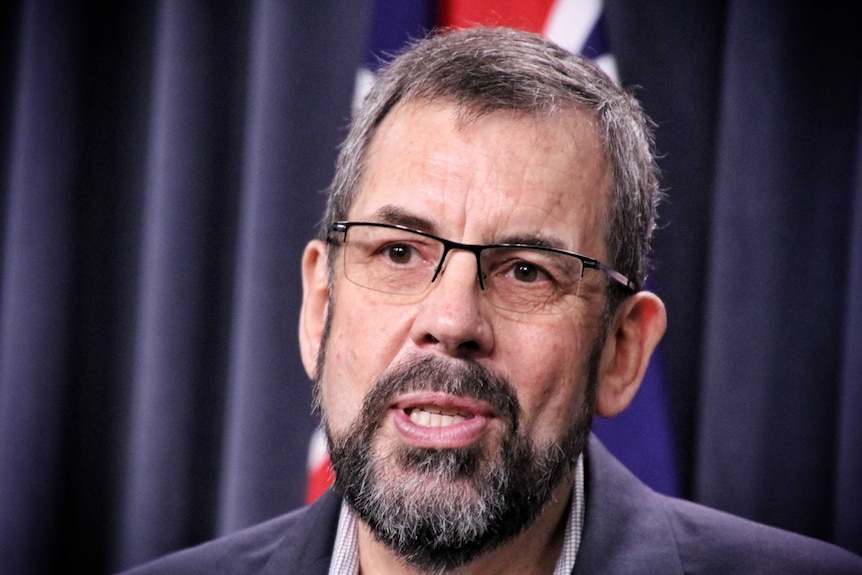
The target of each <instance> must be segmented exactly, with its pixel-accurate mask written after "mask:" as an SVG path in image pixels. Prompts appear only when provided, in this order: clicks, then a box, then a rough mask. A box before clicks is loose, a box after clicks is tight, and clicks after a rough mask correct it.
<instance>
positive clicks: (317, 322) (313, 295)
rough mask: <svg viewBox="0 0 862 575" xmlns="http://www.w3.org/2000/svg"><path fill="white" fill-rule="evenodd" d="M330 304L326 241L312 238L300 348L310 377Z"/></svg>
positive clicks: (307, 252)
mask: <svg viewBox="0 0 862 575" xmlns="http://www.w3.org/2000/svg"><path fill="white" fill-rule="evenodd" d="M328 306H329V270H328V266H327V258H326V244H325V243H324V242H322V241H320V240H312V241H311V242H309V243H308V245H307V246H305V251H304V252H303V254H302V308H301V309H300V312H299V350H300V353H301V354H302V365H303V366H305V372H306V373H307V374H308V377H310V378H312V379H314V377H315V376H316V373H315V372H316V371H317V354H318V353H319V352H320V345H321V339H322V338H323V329H324V326H325V325H326V314H327V311H328V310H327V308H328Z"/></svg>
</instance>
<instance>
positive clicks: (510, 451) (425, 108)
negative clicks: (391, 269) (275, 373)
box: [316, 103, 609, 560]
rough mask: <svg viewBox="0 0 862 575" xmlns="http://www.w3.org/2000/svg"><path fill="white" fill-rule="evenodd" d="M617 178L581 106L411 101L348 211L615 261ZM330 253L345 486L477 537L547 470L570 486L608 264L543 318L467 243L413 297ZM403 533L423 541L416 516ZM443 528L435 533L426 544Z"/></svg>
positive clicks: (584, 425)
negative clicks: (496, 289) (485, 269)
mask: <svg viewBox="0 0 862 575" xmlns="http://www.w3.org/2000/svg"><path fill="white" fill-rule="evenodd" d="M608 189H609V176H608V173H607V166H606V162H605V160H604V158H603V155H602V152H601V148H600V146H599V142H598V138H597V135H596V133H595V130H594V127H593V125H592V123H591V122H590V120H589V118H587V117H585V116H583V115H581V114H578V113H576V112H572V111H568V112H561V113H557V114H555V115H553V116H544V117H542V116H540V117H530V116H524V115H520V114H515V113H510V112H494V113H491V114H489V115H485V116H482V117H480V118H478V119H475V120H469V121H461V120H459V119H458V115H457V110H456V108H455V107H454V106H448V105H443V104H425V103H407V104H400V105H399V106H397V107H396V108H395V110H393V111H392V112H391V113H390V114H389V116H388V117H387V118H386V119H385V120H384V122H383V123H382V124H381V126H380V129H379V131H378V133H377V135H376V136H375V138H374V141H373V142H372V145H371V148H370V150H369V155H368V160H367V170H366V175H365V178H364V180H363V185H362V188H361V190H360V192H359V194H358V197H357V198H356V201H355V202H354V204H353V206H352V208H351V210H350V214H349V217H348V218H347V219H348V220H350V221H364V222H385V223H397V224H403V225H407V226H409V227H412V228H419V229H422V230H423V231H426V232H429V233H433V234H436V235H438V236H440V237H443V238H446V239H450V240H455V241H458V242H462V243H471V244H488V243H503V242H512V241H513V239H517V241H519V242H523V241H533V240H535V241H542V242H544V243H546V244H547V243H550V244H552V245H555V246H556V247H561V248H564V249H567V250H571V251H575V252H578V253H582V254H584V255H588V256H591V257H594V258H596V259H599V260H602V261H606V260H607V257H606V255H607V254H606V249H605V245H604V237H605V231H606V230H605V227H604V225H605V224H604V222H605V217H604V216H605V212H606V206H607V197H608ZM348 241H349V240H348ZM339 253H340V252H339V251H337V252H336V254H339ZM333 263H334V266H335V274H334V280H333V285H332V299H331V301H330V303H329V306H330V309H328V322H329V323H328V325H327V329H326V330H325V332H326V335H325V337H323V338H321V341H320V343H319V345H320V349H319V350H318V352H319V353H320V354H323V355H321V356H320V357H321V361H320V364H319V368H318V374H317V375H318V381H317V391H316V392H317V393H318V398H319V401H320V404H321V408H322V412H323V415H324V419H325V422H326V426H327V432H328V434H329V436H330V442H331V452H332V458H333V463H334V465H335V467H336V471H337V473H338V475H339V478H338V482H339V485H340V486H341V488H342V489H343V490H345V491H346V492H347V493H345V495H346V497H347V498H348V500H350V501H351V502H352V503H354V505H357V501H355V500H363V501H367V500H369V498H371V499H375V498H376V499H378V500H381V501H382V503H381V504H382V505H384V506H386V505H389V504H391V503H392V501H388V502H387V501H386V500H387V498H388V499H389V500H392V499H398V498H400V501H399V502H396V503H398V504H397V505H394V504H393V505H389V506H388V507H385V511H382V512H381V513H383V514H384V515H391V514H394V513H397V514H399V515H401V516H403V515H408V514H409V513H410V510H414V512H415V515H417V517H416V518H415V520H416V521H419V520H421V519H423V518H426V519H427V516H429V515H433V514H434V513H438V512H439V514H443V515H445V514H447V513H449V514H452V513H455V514H456V515H457V516H452V515H446V517H444V518H443V519H442V520H441V521H438V522H437V524H438V525H444V524H448V523H451V522H459V523H463V524H465V527H464V528H463V529H462V530H461V532H460V534H459V535H458V536H459V537H462V538H463V537H468V536H469V534H470V533H474V532H477V531H481V529H482V526H481V525H480V524H481V523H482V521H483V520H482V519H481V518H477V516H478V515H481V514H482V512H483V511H482V510H485V509H488V506H489V505H491V504H492V500H494V501H496V502H498V503H500V504H505V501H504V500H506V499H510V498H513V497H515V496H517V495H518V494H517V493H514V492H522V491H527V492H528V493H522V494H521V496H522V497H524V496H529V495H530V493H529V491H530V487H531V486H535V484H536V482H540V481H542V480H543V479H542V478H547V477H551V479H550V480H549V481H551V483H549V484H548V485H546V491H547V493H546V494H544V498H545V499H549V498H550V497H551V496H552V494H553V493H552V492H553V491H554V490H555V489H557V488H558V487H559V488H560V489H561V490H564V489H569V488H570V486H571V480H570V474H569V473H568V471H569V470H570V466H571V463H572V461H573V459H574V458H575V456H576V455H577V453H578V452H579V451H580V450H581V449H582V448H583V443H584V441H585V440H586V434H587V433H588V429H589V423H590V416H591V412H592V408H593V406H592V405H590V404H588V403H586V393H587V387H588V380H589V379H590V375H591V374H590V369H591V364H590V359H591V357H592V359H593V365H592V367H593V368H594V367H595V365H594V364H595V361H596V360H597V356H598V354H599V353H600V351H601V344H602V342H601V337H600V326H599V324H600V318H601V313H602V307H603V303H604V301H603V293H604V292H603V288H604V286H605V282H604V278H603V277H602V276H601V275H600V274H597V273H593V272H590V271H587V272H586V274H585V276H584V279H583V282H582V284H581V287H580V290H579V294H578V296H577V297H573V298H572V305H571V306H568V307H567V308H566V311H564V312H561V313H555V314H551V315H534V314H528V313H515V312H508V311H502V310H499V309H497V308H495V307H492V306H491V305H490V304H489V302H488V301H487V299H486V296H485V294H484V293H483V291H482V290H481V289H480V287H479V283H478V281H477V272H476V259H475V257H474V256H473V254H471V253H469V252H465V251H457V250H456V251H452V252H450V253H449V254H448V256H447V258H446V264H445V266H444V268H443V271H442V273H441V275H440V276H439V277H438V278H437V280H436V281H435V282H434V285H433V286H431V288H430V289H429V291H427V292H426V293H425V294H424V295H423V296H422V297H420V298H415V297H414V298H411V299H409V301H408V300H404V299H403V298H401V299H400V298H399V296H393V295H389V294H384V293H380V292H375V291H371V290H369V289H366V288H363V287H360V286H358V285H355V284H354V283H351V282H349V281H347V280H346V279H345V278H344V275H343V270H342V269H341V268H342V262H341V260H340V259H339V258H338V255H336V261H335V262H333ZM592 375H593V376H594V375H595V374H594V373H593V374H592ZM549 470H550V472H549ZM374 484H376V486H377V487H376V490H375V488H374ZM369 486H370V487H369ZM369 488H370V489H372V491H374V493H373V494H369V493H365V492H363V493H351V492H350V491H351V490H357V489H358V490H362V489H369ZM506 489H509V492H506V493H502V494H501V493H496V494H495V493H492V492H494V491H495V490H496V491H501V490H503V491H505V490H506ZM563 497H565V494H563ZM495 498H496V499H495ZM378 503H380V501H378ZM543 503H544V501H541V500H540V501H538V502H537V501H536V500H532V499H529V498H527V499H524V501H523V502H522V507H523V506H528V507H530V506H532V507H533V509H528V510H527V512H526V513H525V511H524V509H520V510H518V511H517V512H513V513H514V514H515V516H516V517H515V520H516V521H521V522H522V523H523V522H527V521H529V520H531V519H532V518H533V516H534V515H535V514H536V513H538V512H539V511H540V510H541V509H539V508H536V507H537V506H539V505H541V504H543ZM459 509H460V510H461V512H460V514H459V511H458V510H459ZM416 510H418V511H416ZM464 510H466V512H465V511H464ZM497 513H499V510H495V511H493V512H492V513H489V515H495V514H497ZM360 515H361V516H362V515H363V512H362V510H360ZM363 518H364V519H365V520H366V521H367V522H369V523H370V524H372V528H375V527H379V528H380V529H387V528H390V527H392V526H391V525H389V526H388V527H387V526H386V525H383V526H378V525H375V523H380V522H381V521H382V520H383V519H385V518H383V519H381V518H376V519H375V518H369V517H365V516H363ZM399 520H400V519H399ZM408 523H409V521H408ZM426 523H427V522H426ZM423 525H424V524H423ZM393 529H394V528H393ZM398 529H400V530H401V531H400V533H401V535H399V536H398V537H402V536H403V537H402V538H404V537H406V538H409V535H407V536H404V533H409V532H410V529H411V527H410V525H409V524H405V523H404V521H402V523H401V524H400V527H398ZM490 529H491V530H492V531H494V532H496V533H497V535H496V537H498V538H500V537H511V536H513V535H514V533H502V531H501V529H502V528H501V526H500V525H496V526H492V527H491V528H490ZM510 530H511V527H510ZM515 530H516V531H517V527H516V528H515ZM378 535H380V534H379V533H378ZM432 536H433V534H432V533H430V532H429V533H423V539H425V541H424V542H423V544H422V546H425V547H427V546H428V538H429V537H432ZM494 536H495V535H494V533H491V534H490V535H487V534H486V538H487V537H491V538H492V539H493V537H494ZM395 537H396V536H395V535H393V536H392V538H393V539H394V538H395ZM440 537H441V541H442V539H443V538H445V537H444V536H443V535H440ZM383 539H384V540H386V538H385V537H383ZM387 542H388V543H389V544H390V546H396V545H397V544H398V543H397V541H394V540H393V541H387ZM494 544H496V542H494V541H493V540H492V541H491V542H490V543H489V542H484V543H483V544H482V545H484V546H482V545H479V546H477V547H476V550H477V551H476V552H480V551H481V550H482V549H485V548H487V547H489V546H493V545H494ZM459 545H462V546H463V545H464V543H463V541H462V542H461V543H459ZM444 547H445V545H444V544H443V543H442V542H441V548H444ZM408 552H409V553H416V552H417V550H416V549H414V550H412V551H408ZM464 560H469V557H465V558H464Z"/></svg>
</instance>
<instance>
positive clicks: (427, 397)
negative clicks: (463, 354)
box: [390, 392, 496, 449]
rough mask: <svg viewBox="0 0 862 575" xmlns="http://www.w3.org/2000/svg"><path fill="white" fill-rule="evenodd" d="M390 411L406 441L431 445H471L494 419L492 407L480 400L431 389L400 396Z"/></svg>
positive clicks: (419, 444)
mask: <svg viewBox="0 0 862 575" xmlns="http://www.w3.org/2000/svg"><path fill="white" fill-rule="evenodd" d="M390 414H391V417H392V421H393V423H394V426H395V430H396V431H397V433H398V435H399V436H400V438H401V439H402V440H403V441H404V442H405V443H408V444H410V445H413V446H415V447H424V448H434V449H454V448H458V447H466V446H469V445H472V444H474V443H476V442H477V441H479V440H480V439H481V437H482V436H483V435H484V434H485V432H486V430H487V428H488V426H489V425H490V423H491V422H492V421H493V420H494V419H496V415H495V413H494V411H493V409H491V407H490V406H489V405H488V404H486V403H484V402H482V401H479V400H476V399H472V398H467V397H456V396H451V395H448V394H443V393H434V392H430V393H420V394H412V395H408V396H405V397H402V398H400V400H399V401H398V402H397V403H395V404H394V405H393V406H392V407H391V408H390Z"/></svg>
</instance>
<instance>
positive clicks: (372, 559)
mask: <svg viewBox="0 0 862 575" xmlns="http://www.w3.org/2000/svg"><path fill="white" fill-rule="evenodd" d="M572 488H573V480H567V481H563V482H562V483H561V484H560V485H558V486H557V488H556V489H555V490H554V496H553V497H552V499H551V501H550V502H549V503H548V504H547V505H546V506H545V508H544V510H543V511H542V512H541V514H540V515H539V516H538V517H537V518H536V519H535V520H534V521H533V523H531V524H530V526H529V527H528V528H527V529H525V530H524V531H522V532H521V533H520V534H519V535H518V536H516V537H515V538H513V539H511V540H510V541H507V542H505V543H503V544H502V545H500V546H498V547H495V548H494V549H492V550H491V551H488V552H486V553H484V554H483V555H480V556H479V557H477V558H475V559H474V560H473V561H471V562H470V563H468V564H466V565H464V566H462V567H459V568H458V569H455V570H453V571H449V572H447V573H448V574H449V575H478V574H482V575H488V574H491V573H493V574H499V575H505V574H509V573H511V574H517V575H549V574H551V573H553V572H554V567H555V566H556V564H557V558H558V557H559V556H560V551H561V550H562V547H563V540H564V539H565V534H566V522H567V519H568V511H569V507H570V500H571V493H572ZM357 531H358V533H357V535H358V544H359V571H360V574H361V575H428V574H427V573H426V572H424V571H421V570H418V569H416V568H414V567H412V566H411V565H408V564H407V563H406V562H405V561H404V560H403V559H401V558H400V557H399V556H397V555H396V554H395V553H394V552H393V551H392V550H391V549H390V548H388V547H386V546H385V545H383V544H382V543H380V542H379V541H378V540H377V539H376V538H375V537H374V535H373V534H372V532H371V530H370V528H369V527H368V525H366V524H365V522H364V521H362V520H359V521H358V530H357Z"/></svg>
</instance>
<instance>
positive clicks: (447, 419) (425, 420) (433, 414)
mask: <svg viewBox="0 0 862 575" xmlns="http://www.w3.org/2000/svg"><path fill="white" fill-rule="evenodd" d="M409 415H410V421H412V422H413V423H415V424H416V425H421V426H423V427H447V426H449V425H455V424H456V423H461V422H462V421H466V420H467V416H465V415H463V414H462V413H460V412H459V411H458V410H453V409H444V408H441V407H430V406H426V407H415V408H413V409H411V410H410V413H409Z"/></svg>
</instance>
